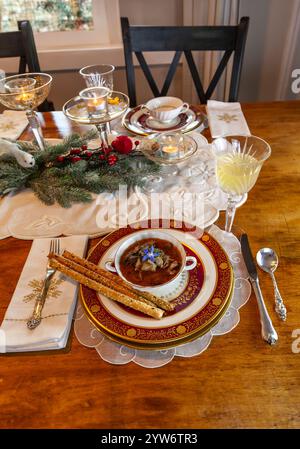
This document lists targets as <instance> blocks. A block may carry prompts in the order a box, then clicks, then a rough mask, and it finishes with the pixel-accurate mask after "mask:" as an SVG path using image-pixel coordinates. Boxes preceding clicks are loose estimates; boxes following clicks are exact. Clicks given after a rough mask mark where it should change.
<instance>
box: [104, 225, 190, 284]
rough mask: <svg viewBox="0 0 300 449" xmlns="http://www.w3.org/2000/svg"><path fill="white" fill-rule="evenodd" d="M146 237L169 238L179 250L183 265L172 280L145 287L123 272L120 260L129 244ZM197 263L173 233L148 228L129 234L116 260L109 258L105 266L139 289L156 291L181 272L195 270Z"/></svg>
mask: <svg viewBox="0 0 300 449" xmlns="http://www.w3.org/2000/svg"><path fill="white" fill-rule="evenodd" d="M144 239H160V240H167V241H168V242H170V243H172V244H173V245H174V246H175V247H176V248H177V249H178V251H179V253H180V255H181V267H180V270H179V271H178V273H177V274H176V276H174V277H173V278H172V279H171V280H170V281H168V282H165V283H164V284H159V285H155V286H153V287H145V286H142V285H138V284H133V283H132V282H130V281H128V280H127V279H126V278H125V277H124V276H123V274H122V271H121V268H120V260H121V257H122V254H123V253H124V251H126V249H127V248H129V246H131V245H132V244H133V243H137V242H138V241H139V240H144ZM196 265H197V259H196V257H194V256H187V255H186V253H185V250H184V248H183V246H182V244H181V243H180V242H179V241H178V240H177V239H176V238H175V237H173V236H172V235H170V234H167V233H166V232H161V231H157V230H154V229H153V230H152V229H147V230H144V231H138V232H135V233H134V234H132V235H131V236H129V237H128V238H127V239H126V240H125V241H124V242H123V243H122V244H121V245H120V246H119V248H118V249H117V252H116V254H115V258H114V260H108V261H107V262H106V263H105V268H106V269H107V270H108V271H111V272H113V273H117V274H118V275H119V276H120V278H122V279H123V280H124V281H126V282H127V283H128V284H129V285H131V286H132V287H134V288H136V289H138V290H144V291H155V290H157V288H158V287H162V286H166V285H167V284H169V283H171V282H173V281H174V280H175V279H177V278H178V277H179V276H180V274H181V273H182V272H183V271H189V270H193V269H194V268H195V267H196Z"/></svg>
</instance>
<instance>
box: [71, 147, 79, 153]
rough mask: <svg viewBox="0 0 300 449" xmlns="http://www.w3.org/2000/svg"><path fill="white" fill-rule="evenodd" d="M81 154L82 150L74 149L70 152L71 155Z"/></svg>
mask: <svg viewBox="0 0 300 449" xmlns="http://www.w3.org/2000/svg"><path fill="white" fill-rule="evenodd" d="M80 153H81V149H80V148H73V149H72V150H71V151H70V154H80Z"/></svg>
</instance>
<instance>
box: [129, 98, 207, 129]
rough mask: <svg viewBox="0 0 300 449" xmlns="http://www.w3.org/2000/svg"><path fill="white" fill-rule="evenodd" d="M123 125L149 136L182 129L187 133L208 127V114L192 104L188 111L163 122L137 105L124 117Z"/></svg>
mask: <svg viewBox="0 0 300 449" xmlns="http://www.w3.org/2000/svg"><path fill="white" fill-rule="evenodd" d="M122 125H123V126H124V127H125V128H126V129H128V131H130V132H132V133H133V134H137V135H141V136H148V135H151V134H154V133H157V132H164V131H170V132H171V131H174V132H176V131H181V132H182V133H187V132H190V131H192V130H193V129H196V128H198V129H199V130H200V132H201V131H202V130H204V129H205V128H207V126H208V125H207V117H206V115H205V114H204V113H203V112H202V111H201V110H200V109H199V108H197V107H196V106H192V105H191V106H190V107H189V109H188V110H187V111H186V112H182V113H180V114H179V115H178V117H176V119H175V120H173V121H172V122H168V123H162V122H160V121H158V120H155V119H154V118H153V117H150V113H149V111H148V110H147V109H145V108H144V107H143V106H136V107H135V108H133V109H131V110H129V111H128V112H127V113H126V114H125V115H124V117H123V120H122Z"/></svg>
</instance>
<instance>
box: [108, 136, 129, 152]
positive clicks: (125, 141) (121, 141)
mask: <svg viewBox="0 0 300 449" xmlns="http://www.w3.org/2000/svg"><path fill="white" fill-rule="evenodd" d="M111 146H112V147H113V149H114V150H116V151H117V152H118V153H121V154H129V153H130V152H131V150H132V147H133V145H132V140H131V139H130V138H129V137H128V136H118V137H117V138H116V139H115V140H114V141H113V142H112V143H111Z"/></svg>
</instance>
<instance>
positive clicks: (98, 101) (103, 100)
mask: <svg viewBox="0 0 300 449" xmlns="http://www.w3.org/2000/svg"><path fill="white" fill-rule="evenodd" d="M108 94H109V89H107V88H106V87H89V88H87V89H84V90H82V91H81V92H80V93H79V96H80V97H81V98H82V99H83V100H84V102H85V103H86V107H87V110H88V112H89V113H90V114H92V115H99V114H106V113H107V96H108Z"/></svg>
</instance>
